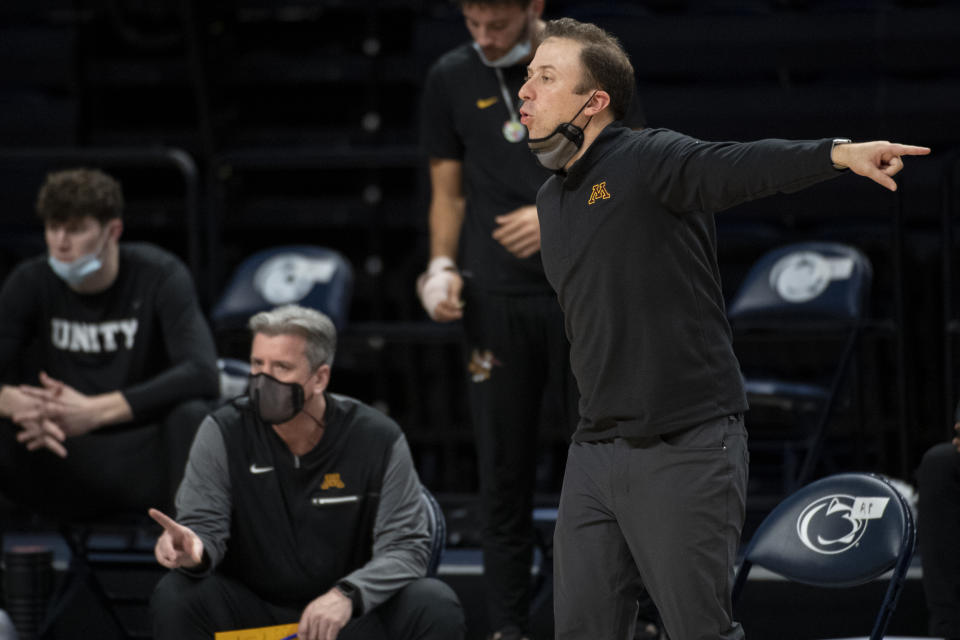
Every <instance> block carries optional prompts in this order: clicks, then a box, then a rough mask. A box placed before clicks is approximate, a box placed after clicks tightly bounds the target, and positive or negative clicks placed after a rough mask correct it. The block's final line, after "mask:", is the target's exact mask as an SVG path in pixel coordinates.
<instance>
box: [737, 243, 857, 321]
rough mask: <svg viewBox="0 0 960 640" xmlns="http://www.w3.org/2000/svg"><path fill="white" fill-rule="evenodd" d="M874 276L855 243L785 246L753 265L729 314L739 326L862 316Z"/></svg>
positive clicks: (852, 319) (850, 319)
mask: <svg viewBox="0 0 960 640" xmlns="http://www.w3.org/2000/svg"><path fill="white" fill-rule="evenodd" d="M872 279H873V269H872V267H871V265H870V261H869V259H868V258H867V257H866V256H865V255H864V254H863V253H862V252H861V251H860V250H859V249H857V248H856V247H851V246H849V245H844V244H840V243H835V242H804V243H796V244H791V245H787V246H784V247H780V248H778V249H774V250H773V251H770V252H768V253H767V254H765V255H764V256H763V257H762V258H760V260H758V261H757V263H756V264H755V265H754V266H753V267H752V268H751V269H750V271H749V272H748V273H747V275H746V277H745V278H744V281H743V283H742V284H741V286H740V288H739V290H738V291H737V294H736V295H735V296H734V298H733V300H732V301H731V303H730V308H729V309H728V311H727V316H728V318H729V319H730V321H731V323H733V324H735V325H737V324H740V325H750V324H753V323H770V322H777V323H778V324H794V325H797V324H801V323H809V322H811V321H812V322H818V321H826V322H837V321H855V320H857V319H858V318H860V317H861V316H862V315H863V311H864V306H865V304H866V301H867V299H868V297H869V293H870V285H871V281H872Z"/></svg>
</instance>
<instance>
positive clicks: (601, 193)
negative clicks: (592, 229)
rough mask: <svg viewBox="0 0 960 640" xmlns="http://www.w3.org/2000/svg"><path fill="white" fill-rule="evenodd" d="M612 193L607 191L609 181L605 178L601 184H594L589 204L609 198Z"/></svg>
mask: <svg viewBox="0 0 960 640" xmlns="http://www.w3.org/2000/svg"><path fill="white" fill-rule="evenodd" d="M609 199H610V193H609V192H608V191H607V182H606V180H604V181H603V182H601V183H600V184H595V185H593V191H591V192H590V199H589V200H587V204H593V203H594V202H596V201H597V200H609Z"/></svg>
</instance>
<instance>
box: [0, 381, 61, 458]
mask: <svg viewBox="0 0 960 640" xmlns="http://www.w3.org/2000/svg"><path fill="white" fill-rule="evenodd" d="M32 389H35V390H36V391H42V389H41V388H39V387H33V388H32ZM0 406H2V412H0V415H7V416H9V417H10V419H11V420H12V421H13V422H14V424H16V425H17V426H18V427H20V432H19V433H17V442H20V443H22V444H23V445H24V446H26V448H27V449H29V450H30V451H36V450H38V449H43V448H46V449H49V450H50V451H52V452H53V453H54V454H56V455H58V456H60V457H61V458H64V457H66V455H67V450H66V448H65V447H64V446H63V442H64V440H66V438H67V436H66V434H65V433H64V432H63V429H61V428H60V426H59V425H58V424H57V423H56V422H54V421H53V420H50V419H49V417H48V415H47V413H46V407H45V401H44V400H43V398H42V397H37V395H36V394H32V393H30V392H29V391H26V390H25V389H24V387H23V386H20V387H13V386H5V387H3V389H2V391H0Z"/></svg>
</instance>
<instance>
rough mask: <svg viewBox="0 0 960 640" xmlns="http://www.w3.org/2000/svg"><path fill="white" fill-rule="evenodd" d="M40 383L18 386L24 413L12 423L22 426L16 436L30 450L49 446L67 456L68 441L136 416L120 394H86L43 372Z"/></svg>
mask: <svg viewBox="0 0 960 640" xmlns="http://www.w3.org/2000/svg"><path fill="white" fill-rule="evenodd" d="M40 384H41V385H42V386H39V387H35V386H31V385H20V386H19V387H17V391H18V392H19V394H20V396H21V397H22V398H23V401H22V403H21V406H22V410H21V411H20V412H19V413H14V414H13V421H14V422H16V423H17V424H19V425H20V426H21V427H23V431H22V432H21V433H20V434H18V436H17V437H18V440H19V441H20V442H23V443H24V444H26V446H27V448H28V449H30V450H35V449H39V448H41V447H46V448H48V449H50V450H51V451H53V452H54V453H56V454H57V455H59V456H61V457H65V456H66V455H67V451H66V448H65V446H64V442H65V441H66V438H71V437H74V436H79V435H83V434H85V433H89V432H90V431H93V430H94V429H97V428H99V427H102V426H103V425H106V424H114V423H117V422H123V421H125V420H130V419H131V418H132V417H133V412H132V411H131V409H130V405H129V404H128V403H127V401H126V399H125V398H124V397H123V394H122V393H120V392H119V391H113V392H109V393H103V394H98V395H93V396H90V395H86V394H83V393H80V392H79V391H77V390H76V389H74V388H73V387H71V386H70V385H68V384H66V383H65V382H62V381H60V380H56V379H54V378H51V377H50V376H48V375H47V374H46V373H44V372H41V373H40Z"/></svg>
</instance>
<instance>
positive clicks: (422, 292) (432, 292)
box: [417, 256, 457, 320]
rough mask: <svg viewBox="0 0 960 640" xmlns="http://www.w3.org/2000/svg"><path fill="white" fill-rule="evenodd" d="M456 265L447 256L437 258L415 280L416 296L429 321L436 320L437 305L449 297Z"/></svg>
mask: <svg viewBox="0 0 960 640" xmlns="http://www.w3.org/2000/svg"><path fill="white" fill-rule="evenodd" d="M456 273H457V265H456V263H454V261H453V260H451V259H450V258H448V257H447V256H437V257H436V258H434V259H433V260H431V261H430V264H429V266H428V267H427V270H426V271H424V272H423V273H422V274H420V277H419V278H417V296H419V298H420V304H422V305H423V309H424V311H426V312H427V315H428V316H430V319H431V320H436V319H437V318H436V309H437V305H439V304H440V303H441V302H443V301H444V300H446V299H447V298H448V297H449V295H450V285H451V284H452V283H453V280H454V278H456V277H457V276H456Z"/></svg>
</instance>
